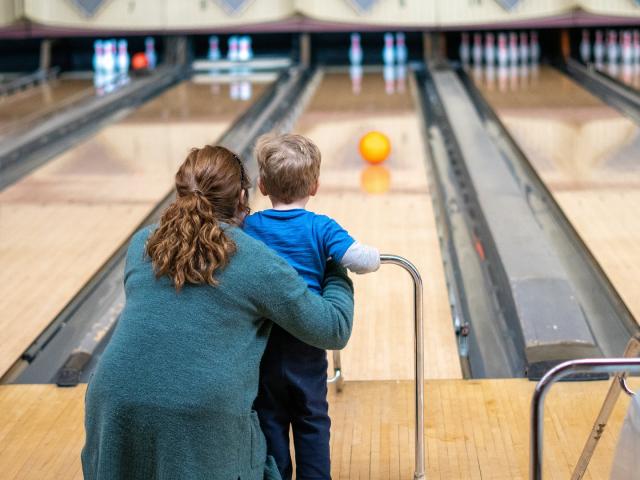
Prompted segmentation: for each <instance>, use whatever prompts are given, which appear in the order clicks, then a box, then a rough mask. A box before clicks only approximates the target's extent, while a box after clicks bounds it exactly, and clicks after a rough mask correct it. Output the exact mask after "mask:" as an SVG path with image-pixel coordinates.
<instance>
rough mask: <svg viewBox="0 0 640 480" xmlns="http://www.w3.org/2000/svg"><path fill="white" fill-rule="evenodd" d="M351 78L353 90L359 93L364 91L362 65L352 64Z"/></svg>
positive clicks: (350, 68) (350, 69)
mask: <svg viewBox="0 0 640 480" xmlns="http://www.w3.org/2000/svg"><path fill="white" fill-rule="evenodd" d="M349 78H350V79H351V91H352V92H353V93H354V95H358V94H359V93H360V92H361V91H362V65H360V64H352V65H351V66H350V67H349Z"/></svg>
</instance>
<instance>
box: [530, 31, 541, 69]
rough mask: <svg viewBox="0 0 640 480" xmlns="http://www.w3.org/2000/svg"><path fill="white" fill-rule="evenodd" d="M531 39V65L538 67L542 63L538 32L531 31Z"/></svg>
mask: <svg viewBox="0 0 640 480" xmlns="http://www.w3.org/2000/svg"><path fill="white" fill-rule="evenodd" d="M529 38H530V39H531V46H530V53H531V63H533V64H534V65H537V64H538V62H539V61H540V44H539V43H538V32H536V31H535V30H534V31H531V33H530V35H529Z"/></svg>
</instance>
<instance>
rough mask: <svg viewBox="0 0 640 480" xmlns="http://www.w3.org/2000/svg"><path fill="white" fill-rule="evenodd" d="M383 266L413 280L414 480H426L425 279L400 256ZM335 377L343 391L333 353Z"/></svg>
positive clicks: (382, 258)
mask: <svg viewBox="0 0 640 480" xmlns="http://www.w3.org/2000/svg"><path fill="white" fill-rule="evenodd" d="M380 263H391V264H394V265H398V266H400V267H402V268H404V269H405V270H406V271H407V272H409V274H410V275H411V278H412V279H413V308H414V317H415V318H414V320H415V321H414V343H413V345H414V352H415V355H414V370H415V421H416V424H415V427H416V428H415V447H416V462H415V471H414V474H413V478H414V479H416V480H420V479H423V478H425V473H424V338H423V337H424V327H423V319H422V278H421V277H420V273H419V272H418V270H417V269H416V267H415V266H414V265H413V264H412V263H411V262H410V261H409V260H407V259H406V258H403V257H400V256H398V255H380ZM333 368H334V372H335V373H334V376H333V377H332V378H330V379H329V380H328V381H329V382H336V385H337V387H338V391H341V390H342V382H343V380H344V375H343V374H342V366H341V363H340V352H339V351H334V352H333Z"/></svg>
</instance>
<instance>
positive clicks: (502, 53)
mask: <svg viewBox="0 0 640 480" xmlns="http://www.w3.org/2000/svg"><path fill="white" fill-rule="evenodd" d="M508 63H509V49H508V47H507V34H506V33H500V34H499V35H498V65H499V66H501V67H506V66H507V64H508ZM499 73H500V72H498V74H499Z"/></svg>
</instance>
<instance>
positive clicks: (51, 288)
mask: <svg viewBox="0 0 640 480" xmlns="http://www.w3.org/2000/svg"><path fill="white" fill-rule="evenodd" d="M262 88H264V87H255V90H254V96H253V98H254V99H255V98H256V96H257V95H259V93H260V92H261V90H262ZM227 90H228V89H227V88H226V87H223V88H221V91H220V92H218V94H216V95H214V94H212V91H211V89H210V87H209V86H207V85H202V86H200V85H194V84H191V83H183V84H180V85H178V86H176V87H174V88H172V89H171V90H169V91H168V92H166V93H165V94H163V95H161V96H160V97H158V98H156V99H154V100H152V101H151V102H150V103H148V104H147V105H145V106H143V107H142V108H141V109H140V110H138V111H136V112H134V113H133V114H132V115H130V116H129V117H127V118H126V119H125V120H123V121H120V122H119V123H116V124H113V125H111V126H109V127H106V128H104V129H103V130H101V131H100V132H99V133H97V134H96V135H95V136H93V137H92V138H90V139H89V140H87V141H85V142H83V143H81V144H79V145H78V146H76V147H74V148H73V149H71V150H69V151H67V152H65V153H63V154H61V155H60V156H58V157H56V158H55V159H53V160H52V161H50V162H48V163H47V164H45V165H44V166H42V167H41V168H39V169H37V170H36V171H34V172H33V173H32V174H30V175H29V176H27V177H25V178H23V179H22V180H20V181H19V182H17V183H16V184H14V185H12V186H10V187H8V188H7V189H5V190H4V191H2V192H0V264H1V265H2V269H0V312H1V313H0V376H1V375H2V374H3V373H5V372H6V371H7V369H8V368H9V367H10V366H11V365H12V364H13V363H14V362H15V361H16V360H17V359H18V357H19V356H20V355H21V354H22V353H23V352H24V351H25V349H26V348H28V347H29V345H30V344H31V342H33V340H35V338H36V337H37V336H38V335H39V334H40V333H41V332H42V330H43V329H44V328H45V327H46V326H47V325H49V323H50V322H51V321H52V320H53V319H54V318H55V316H56V315H57V314H58V313H59V312H60V311H61V310H62V308H63V307H64V306H65V305H66V304H67V302H69V300H71V299H72V298H73V296H74V295H75V294H76V293H77V292H78V290H79V289H80V288H81V287H82V286H83V285H84V284H85V283H86V282H87V281H88V280H89V279H90V278H91V276H92V275H93V274H94V273H95V272H96V271H97V270H98V269H99V268H100V267H101V266H102V265H103V264H104V262H105V261H106V260H107V259H108V258H109V256H110V255H111V254H112V253H113V252H114V251H115V250H116V249H117V248H118V247H119V246H120V245H121V244H123V242H126V241H127V239H128V238H129V236H130V235H131V234H132V233H133V231H134V229H135V228H136V227H137V225H139V223H140V222H141V221H142V220H143V218H144V217H145V216H146V215H147V214H148V213H149V212H150V211H151V209H152V208H153V207H154V206H155V204H156V203H157V202H158V201H159V200H160V199H161V198H162V197H163V196H164V195H166V194H167V193H168V192H169V191H170V190H171V188H172V186H173V176H174V175H175V171H176V168H177V166H178V165H179V164H180V163H181V162H182V161H183V160H184V158H185V156H186V154H187V152H188V150H189V148H191V147H193V146H201V145H203V144H205V143H207V142H212V141H215V139H216V138H218V137H219V136H220V135H221V134H222V132H223V131H224V130H225V129H226V128H227V127H228V126H229V125H230V123H231V122H232V120H233V119H234V118H235V117H236V116H238V115H239V114H240V113H242V112H243V111H244V110H245V109H246V108H247V107H248V105H249V102H233V101H231V100H230V99H229V98H228V91H227ZM192 110H193V111H194V112H195V113H194V115H193V116H190V112H191V111H192Z"/></svg>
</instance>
